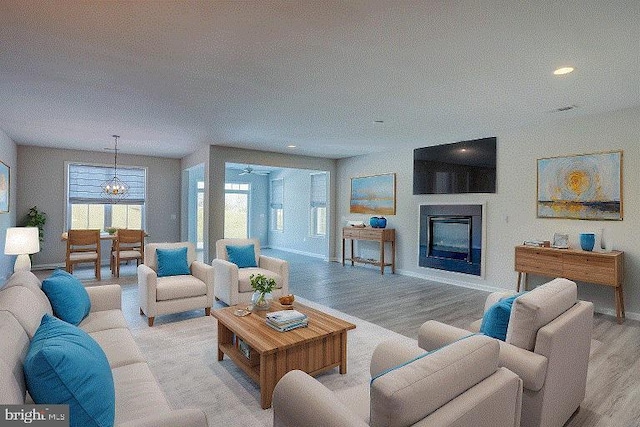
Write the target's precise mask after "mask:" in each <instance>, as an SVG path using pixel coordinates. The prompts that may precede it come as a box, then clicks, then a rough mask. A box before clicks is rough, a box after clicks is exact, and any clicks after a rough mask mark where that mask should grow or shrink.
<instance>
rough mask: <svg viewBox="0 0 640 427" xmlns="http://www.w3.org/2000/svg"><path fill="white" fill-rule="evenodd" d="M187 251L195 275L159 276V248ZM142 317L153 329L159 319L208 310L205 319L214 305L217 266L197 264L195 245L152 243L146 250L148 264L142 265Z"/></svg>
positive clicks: (140, 294) (140, 286) (139, 274)
mask: <svg viewBox="0 0 640 427" xmlns="http://www.w3.org/2000/svg"><path fill="white" fill-rule="evenodd" d="M183 247H186V248H187V266H188V270H189V272H190V273H191V274H181V275H171V276H164V277H158V258H157V255H156V250H157V249H178V248H183ZM138 298H139V300H140V314H144V315H146V316H147V317H148V320H149V326H153V321H154V319H155V317H156V316H158V315H162V314H172V313H180V312H183V311H189V310H196V309H199V308H204V311H205V316H208V315H209V314H210V313H211V306H212V305H213V267H211V266H210V265H207V264H205V263H203V262H199V261H196V250H195V246H194V245H193V243H190V242H181V243H149V244H147V245H145V249H144V264H141V265H139V266H138Z"/></svg>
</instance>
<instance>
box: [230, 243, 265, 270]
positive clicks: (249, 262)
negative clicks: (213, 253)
mask: <svg viewBox="0 0 640 427" xmlns="http://www.w3.org/2000/svg"><path fill="white" fill-rule="evenodd" d="M227 256H228V257H229V262H232V263H234V264H235V265H237V266H238V268H246V267H257V266H258V265H257V264H256V252H255V248H254V247H253V243H251V244H250V245H242V246H227Z"/></svg>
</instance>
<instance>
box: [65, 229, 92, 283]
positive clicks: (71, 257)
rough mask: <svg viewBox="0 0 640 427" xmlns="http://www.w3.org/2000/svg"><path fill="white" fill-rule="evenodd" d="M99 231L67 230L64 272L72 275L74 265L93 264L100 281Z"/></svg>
mask: <svg viewBox="0 0 640 427" xmlns="http://www.w3.org/2000/svg"><path fill="white" fill-rule="evenodd" d="M100 261H101V260H100V230H69V231H68V233H67V260H66V270H67V272H69V273H73V266H74V265H75V264H86V263H93V264H94V265H95V271H96V279H97V280H101V279H100Z"/></svg>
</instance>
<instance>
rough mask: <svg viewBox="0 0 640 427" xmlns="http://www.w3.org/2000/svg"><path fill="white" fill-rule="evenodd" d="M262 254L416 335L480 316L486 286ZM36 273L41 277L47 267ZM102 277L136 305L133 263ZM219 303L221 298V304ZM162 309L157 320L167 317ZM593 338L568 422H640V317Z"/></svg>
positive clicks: (311, 294) (333, 301)
mask: <svg viewBox="0 0 640 427" xmlns="http://www.w3.org/2000/svg"><path fill="white" fill-rule="evenodd" d="M264 254H265V255H266V254H268V255H269V256H276V257H280V258H284V259H287V260H288V261H289V262H290V280H289V282H290V291H291V293H293V294H295V295H298V296H301V297H304V298H307V299H309V300H311V301H315V302H318V303H320V304H323V305H326V306H329V307H332V308H335V309H337V310H340V311H342V312H344V313H348V314H351V315H353V316H356V317H359V318H361V319H364V320H367V321H369V322H372V323H375V324H377V325H380V326H382V327H384V328H387V329H390V330H393V331H395V332H398V333H400V334H403V335H405V336H408V337H411V338H416V337H417V331H418V328H419V327H420V325H422V323H424V322H425V321H426V320H429V319H435V320H438V321H440V322H443V323H447V324H450V325H455V326H459V327H466V326H467V325H468V324H469V323H471V322H472V321H474V320H476V319H478V318H480V317H481V316H482V307H483V305H484V300H485V298H486V296H487V292H484V291H478V290H473V289H466V288H462V287H457V286H452V285H447V284H442V283H436V282H430V281H426V280H423V279H417V278H413V277H408V276H401V275H399V274H395V275H394V274H386V273H385V274H384V276H382V275H380V272H379V270H375V269H372V268H365V267H351V266H345V267H342V265H341V264H339V263H334V262H325V261H322V260H320V259H316V258H311V257H305V256H301V255H295V254H291V253H287V252H282V251H275V250H265V251H264ZM36 273H37V274H38V276H39V277H46V275H47V274H46V272H36ZM77 274H78V276H79V277H80V278H82V279H83V280H87V282H88V284H89V283H91V278H92V277H93V274H92V271H91V270H90V269H87V270H84V269H82V270H78V272H77ZM102 277H103V280H102V283H120V284H121V285H123V286H124V289H125V292H124V293H123V306H125V305H126V306H131V307H132V309H133V307H135V301H125V300H126V299H135V298H137V295H136V289H135V286H133V285H135V283H136V282H137V277H136V276H135V264H134V265H130V266H123V267H122V271H121V278H120V279H117V280H116V279H113V278H111V275H110V273H109V270H108V269H103V272H102ZM91 284H93V283H91ZM96 284H97V283H96ZM127 285H131V286H127ZM220 306H222V304H221V303H219V302H217V303H216V307H220ZM214 308H215V307H214ZM135 311H137V310H135ZM201 315H202V311H201V310H199V311H197V312H193V316H201ZM184 316H186V317H190V314H186V313H185V314H184ZM162 317H163V316H160V317H158V318H157V319H156V322H162V321H163V319H162ZM164 317H167V316H164ZM127 318H128V319H130V318H135V316H133V317H131V316H127ZM167 320H169V321H171V320H172V319H167ZM135 321H136V322H138V321H139V322H143V321H144V320H143V319H142V318H141V319H140V320H138V319H135ZM593 339H595V340H598V341H600V342H602V345H600V346H599V347H598V348H597V349H596V350H595V352H594V353H593V355H592V357H591V359H590V363H589V373H588V378H587V395H586V398H585V400H584V402H583V404H582V405H581V408H580V410H579V411H578V412H577V413H576V414H575V415H574V417H573V418H572V419H571V420H569V422H568V423H567V424H566V426H570V427H578V426H584V427H587V426H598V427H605V426H607V427H614V426H615V427H631V426H640V322H638V321H633V320H626V321H625V322H624V323H623V324H622V325H618V324H617V323H616V321H615V317H612V316H607V315H601V314H596V315H595V317H594V328H593Z"/></svg>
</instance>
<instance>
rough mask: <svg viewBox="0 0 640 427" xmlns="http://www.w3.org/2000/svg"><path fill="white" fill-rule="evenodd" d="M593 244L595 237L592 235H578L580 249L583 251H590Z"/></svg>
mask: <svg viewBox="0 0 640 427" xmlns="http://www.w3.org/2000/svg"><path fill="white" fill-rule="evenodd" d="M595 243H596V235H595V234H594V233H580V247H581V248H582V250H583V251H592V250H593V245H594V244H595Z"/></svg>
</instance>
